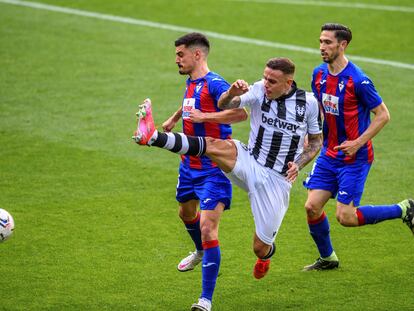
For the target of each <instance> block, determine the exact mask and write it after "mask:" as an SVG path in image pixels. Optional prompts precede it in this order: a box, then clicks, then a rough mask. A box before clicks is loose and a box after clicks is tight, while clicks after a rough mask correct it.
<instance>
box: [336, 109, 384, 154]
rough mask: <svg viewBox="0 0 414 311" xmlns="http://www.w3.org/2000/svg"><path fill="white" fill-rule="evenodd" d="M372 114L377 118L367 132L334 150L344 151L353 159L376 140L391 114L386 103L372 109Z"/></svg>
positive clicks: (346, 141)
mask: <svg viewBox="0 0 414 311" xmlns="http://www.w3.org/2000/svg"><path fill="white" fill-rule="evenodd" d="M371 112H372V113H373V114H374V115H375V117H374V119H373V120H372V122H371V124H370V125H369V126H368V128H367V129H366V130H365V132H364V133H362V135H361V136H359V137H358V138H357V139H355V140H345V141H344V142H343V143H342V144H340V145H339V146H336V147H334V150H342V152H343V153H344V154H345V155H347V156H350V157H352V156H353V155H355V153H357V151H358V150H359V149H360V148H361V147H362V146H364V145H365V144H366V143H367V142H368V141H369V140H370V139H372V138H374V137H375V136H376V135H377V134H378V133H379V132H380V131H381V129H382V128H383V127H384V126H385V124H387V123H388V121H389V120H390V113H389V111H388V108H387V106H385V104H384V102H382V103H381V104H380V105H378V106H377V107H375V108H373V109H371Z"/></svg>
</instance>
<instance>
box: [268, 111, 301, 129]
mask: <svg viewBox="0 0 414 311" xmlns="http://www.w3.org/2000/svg"><path fill="white" fill-rule="evenodd" d="M262 122H263V123H266V124H268V125H270V126H274V127H277V128H280V129H286V130H288V131H292V132H293V133H296V130H297V129H298V127H299V125H295V124H292V123H289V122H286V121H283V120H280V119H278V118H274V119H273V118H268V117H266V116H265V114H264V113H262Z"/></svg>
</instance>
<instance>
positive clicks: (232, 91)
mask: <svg viewBox="0 0 414 311" xmlns="http://www.w3.org/2000/svg"><path fill="white" fill-rule="evenodd" d="M248 90H249V84H248V83H247V82H246V81H244V80H237V81H235V82H234V83H233V84H232V85H231V86H230V88H229V89H228V90H227V91H226V92H224V93H223V94H221V96H220V98H219V100H218V103H217V105H218V106H219V108H220V109H223V110H225V109H233V108H238V107H239V106H240V102H241V99H240V96H241V95H243V94H244V93H246V92H247V91H248Z"/></svg>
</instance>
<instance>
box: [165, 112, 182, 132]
mask: <svg viewBox="0 0 414 311" xmlns="http://www.w3.org/2000/svg"><path fill="white" fill-rule="evenodd" d="M182 114H183V107H181V106H180V108H178V110H177V111H176V112H174V113H173V115H172V116H171V117H169V118H168V119H167V120H166V121H165V122H164V123H163V124H162V129H163V131H164V132H171V130H172V129H173V128H174V126H175V125H176V124H177V122H178V121H179V120H180V119H181V116H182Z"/></svg>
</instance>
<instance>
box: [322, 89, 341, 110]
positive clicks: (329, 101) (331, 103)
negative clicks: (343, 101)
mask: <svg viewBox="0 0 414 311" xmlns="http://www.w3.org/2000/svg"><path fill="white" fill-rule="evenodd" d="M338 103H339V97H337V96H334V95H330V94H326V93H322V105H323V109H324V110H325V112H326V113H330V114H333V115H336V116H339V107H338Z"/></svg>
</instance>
